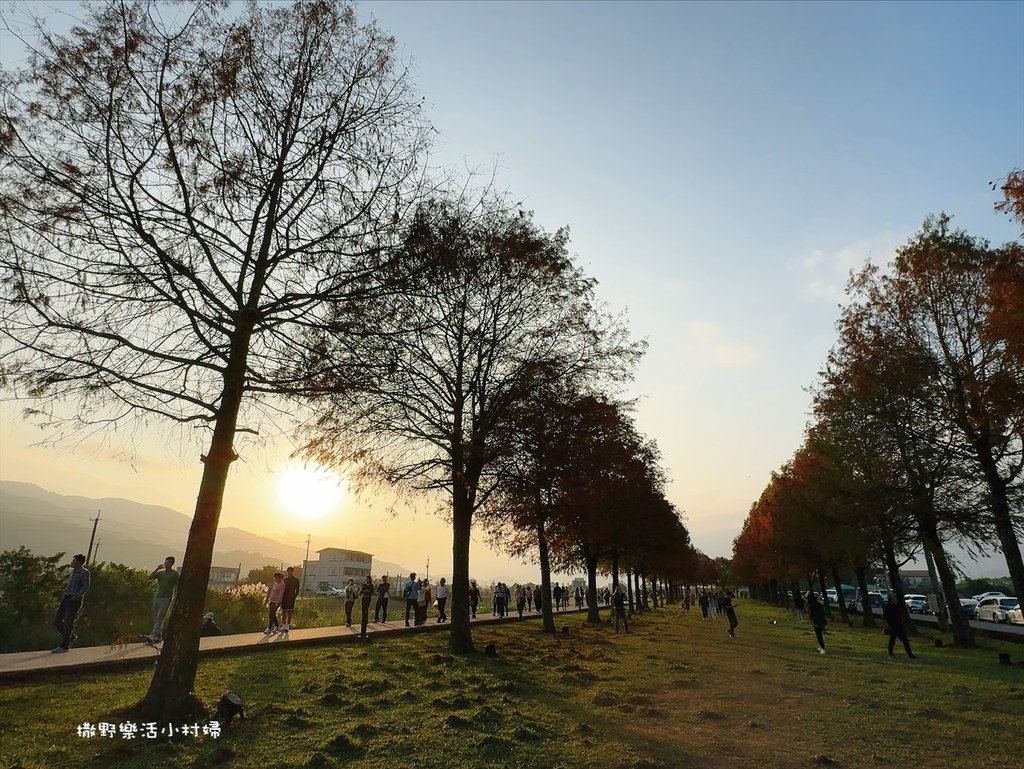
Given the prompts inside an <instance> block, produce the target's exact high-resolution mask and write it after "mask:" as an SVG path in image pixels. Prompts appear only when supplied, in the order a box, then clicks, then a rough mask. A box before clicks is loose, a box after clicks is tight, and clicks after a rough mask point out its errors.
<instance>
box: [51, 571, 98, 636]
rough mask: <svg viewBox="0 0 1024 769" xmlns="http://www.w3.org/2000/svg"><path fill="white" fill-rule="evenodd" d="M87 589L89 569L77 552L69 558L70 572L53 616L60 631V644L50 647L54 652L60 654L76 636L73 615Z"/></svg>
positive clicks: (76, 612) (55, 625) (79, 607)
mask: <svg viewBox="0 0 1024 769" xmlns="http://www.w3.org/2000/svg"><path fill="white" fill-rule="evenodd" d="M88 590H89V570H88V569H87V568H85V556H84V555H82V554H81V553H79V554H78V555H76V556H75V557H74V558H72V559H71V573H70V574H68V586H67V587H66V588H64V593H63V595H61V597H60V605H59V606H57V613H56V614H55V615H54V617H53V626H54V627H55V628H57V632H58V633H60V636H61V639H60V646H58V647H56V648H54V649H51V650H50V651H52V652H53V653H54V654H62V653H64V652H66V651H67V650H68V649H70V648H71V644H72V643H73V642H74V641H75V640H76V639H77V638H78V636H77V635H75V617H77V616H78V612H79V610H80V609H81V608H82V599H83V598H84V597H85V594H86V592H87V591H88Z"/></svg>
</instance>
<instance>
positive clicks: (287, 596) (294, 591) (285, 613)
mask: <svg viewBox="0 0 1024 769" xmlns="http://www.w3.org/2000/svg"><path fill="white" fill-rule="evenodd" d="M298 597H299V578H298V577H296V576H295V567H294V566H289V567H288V568H287V569H285V578H284V595H282V596H281V625H282V627H281V630H282V631H284V632H285V633H287V632H288V631H289V630H291V629H292V615H293V614H294V613H295V599H296V598H298Z"/></svg>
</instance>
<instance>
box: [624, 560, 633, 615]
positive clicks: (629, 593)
mask: <svg viewBox="0 0 1024 769" xmlns="http://www.w3.org/2000/svg"><path fill="white" fill-rule="evenodd" d="M626 597H627V598H628V599H629V616H630V617H632V616H633V570H632V569H626Z"/></svg>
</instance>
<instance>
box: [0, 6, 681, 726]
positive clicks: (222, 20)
mask: <svg viewBox="0 0 1024 769" xmlns="http://www.w3.org/2000/svg"><path fill="white" fill-rule="evenodd" d="M172 7H173V8H174V11H175V12H174V13H169V12H168V11H169V7H168V6H165V5H163V4H160V3H157V2H155V0H117V1H115V0H110V2H104V3H90V4H88V5H86V6H85V7H84V9H83V11H82V21H81V22H80V24H79V26H76V27H74V28H73V29H72V30H71V31H70V33H69V34H68V35H66V36H56V35H53V34H51V33H50V32H49V31H48V30H47V29H46V28H45V25H44V24H43V23H39V24H37V26H36V28H35V29H34V34H31V35H29V36H28V37H32V38H34V39H33V40H31V41H29V40H28V39H26V43H27V45H28V47H29V49H30V56H29V59H28V64H27V65H26V66H25V67H24V68H22V69H19V70H16V71H5V72H3V73H2V77H0V292H2V295H0V300H2V301H0V334H2V342H0V386H2V387H4V388H5V389H6V390H8V391H9V392H12V393H14V394H15V395H16V396H17V397H20V398H25V399H28V400H29V401H30V405H29V408H28V409H27V410H26V412H27V413H28V414H29V415H30V416H32V417H35V418H38V419H39V420H40V421H42V422H43V423H44V424H46V425H49V426H51V427H53V428H54V429H55V431H56V432H55V435H56V437H58V438H61V439H65V440H75V439H80V438H81V437H82V436H83V435H84V436H88V435H99V436H100V437H101V438H102V439H103V440H104V441H109V440H111V439H112V436H117V435H123V436H126V440H127V442H128V444H129V445H128V447H127V448H128V449H131V448H132V441H133V439H135V438H136V437H137V436H138V435H141V434H142V433H143V432H144V431H146V430H149V429H151V427H152V426H155V425H156V424H158V423H162V424H167V423H170V424H173V425H177V426H179V427H180V428H181V430H182V431H183V432H184V433H185V434H186V435H188V436H195V440H196V441H197V443H199V444H200V445H201V448H200V449H199V451H200V452H201V453H200V461H201V462H202V464H203V474H202V480H201V482H200V487H199V492H198V496H197V501H196V507H195V514H194V518H193V522H192V526H191V529H190V531H189V535H188V541H187V545H186V550H185V555H184V558H183V562H182V570H181V581H180V584H179V587H178V592H177V597H176V600H175V602H174V605H173V607H172V609H171V612H170V617H169V624H168V629H167V632H166V634H165V636H164V639H165V640H164V645H163V649H162V651H161V654H160V657H159V660H158V663H157V667H156V670H155V672H154V676H153V679H152V682H151V685H150V688H149V691H148V692H147V694H146V696H145V699H144V700H143V702H142V703H141V708H142V711H143V714H144V715H145V716H146V717H148V718H152V719H175V718H185V717H188V716H189V714H191V713H195V712H197V711H200V710H201V709H202V706H201V704H200V703H198V702H196V701H195V699H194V697H193V696H192V694H191V692H192V690H193V688H194V687H193V684H194V679H195V673H196V667H197V664H198V648H199V627H200V624H201V617H202V613H203V605H204V600H203V599H204V597H205V593H206V588H207V582H208V579H209V569H210V562H211V557H212V553H213V547H214V540H215V536H216V531H217V526H218V521H219V517H220V511H221V505H222V501H223V495H224V489H225V484H226V482H227V478H228V473H229V469H230V467H231V466H232V463H233V462H234V461H235V460H236V459H237V458H238V454H237V452H238V451H240V450H243V445H242V441H241V438H242V437H244V436H248V435H253V436H257V438H256V440H258V435H259V432H260V428H261V426H265V425H268V424H270V425H274V426H275V430H277V429H287V428H290V427H292V426H293V425H292V424H291V422H292V420H293V419H295V420H297V421H298V422H299V423H301V430H300V435H301V437H302V441H303V449H302V454H303V455H304V456H306V457H308V458H310V459H315V460H317V461H320V462H323V463H329V464H332V465H335V466H339V467H341V468H343V469H344V470H346V471H347V472H348V473H349V474H350V475H351V476H352V477H353V478H356V479H358V480H360V481H361V482H363V483H364V484H366V485H369V484H379V483H385V484H388V485H391V486H400V487H404V488H406V489H409V490H413V491H417V492H427V493H430V494H434V495H435V498H436V499H438V500H442V501H441V502H440V503H439V505H438V507H439V509H441V510H442V512H443V513H444V514H445V515H447V516H448V517H450V520H451V524H452V531H453V566H454V578H453V582H452V603H451V631H450V632H451V636H450V645H451V648H452V649H453V650H454V651H457V652H465V651H468V650H470V649H472V638H471V634H470V624H469V604H468V577H469V542H470V533H471V530H472V526H473V524H474V522H475V521H482V522H483V524H484V525H485V526H486V528H487V531H489V532H490V533H491V536H492V537H494V538H495V541H498V542H501V543H504V544H507V545H508V548H509V550H510V551H511V552H514V553H516V554H517V555H522V554H524V553H525V552H527V550H528V548H530V547H536V549H537V554H538V555H537V557H538V560H539V562H540V563H541V566H542V571H543V573H544V575H545V576H544V580H543V584H544V587H543V589H544V591H545V592H548V597H549V583H550V580H549V578H548V576H547V575H548V573H549V570H550V566H551V564H556V565H559V566H563V567H569V566H570V565H586V566H587V568H588V571H589V573H590V575H591V576H590V581H591V590H592V591H593V589H594V585H595V576H594V574H595V570H596V569H597V568H599V566H607V567H608V568H610V569H612V570H613V571H614V570H617V569H618V566H619V564H620V563H624V564H628V567H629V568H630V569H632V570H633V573H646V574H650V575H652V576H653V575H655V574H661V575H663V576H668V575H670V574H671V572H672V570H678V569H679V568H681V567H680V564H684V565H685V564H686V563H691V564H693V570H694V571H697V570H698V566H697V564H698V563H699V562H700V558H699V554H698V553H696V551H694V550H693V549H692V547H690V544H689V540H688V536H687V533H686V530H685V527H684V526H683V524H682V523H681V521H680V520H679V517H678V515H677V513H676V511H675V510H674V509H673V508H672V506H671V505H670V504H669V503H668V502H667V500H666V499H665V497H664V493H663V492H664V482H665V481H664V472H663V470H662V469H661V467H660V464H659V462H658V455H657V449H656V447H655V446H654V444H653V443H652V442H650V441H648V440H646V439H644V438H643V437H642V436H640V435H639V434H638V433H637V432H636V430H635V427H634V426H633V424H632V422H631V420H630V418H629V416H628V409H627V407H626V406H627V404H623V403H620V402H617V401H616V400H615V393H616V392H617V388H618V387H619V386H620V385H621V384H622V383H623V382H624V381H626V380H628V379H629V377H630V375H631V372H632V368H633V365H634V364H635V362H636V360H637V359H638V357H639V356H640V355H641V353H642V351H643V346H642V345H641V344H639V343H637V342H633V341H631V340H630V339H629V336H628V333H627V331H626V329H625V326H624V324H623V323H622V321H621V319H620V318H617V317H611V316H609V315H608V314H607V313H606V312H605V311H603V310H602V308H601V306H600V305H599V303H598V302H597V301H596V299H595V296H594V282H593V280H591V279H589V278H587V277H586V276H585V275H584V274H583V272H582V271H581V270H580V268H579V267H578V265H577V264H576V263H575V261H574V260H573V258H572V257H571V256H570V254H569V253H568V232H567V231H566V230H560V231H558V232H555V233H549V232H547V231H545V230H544V229H543V228H541V227H540V226H539V225H537V224H536V223H535V222H534V221H533V218H532V216H531V215H530V214H529V213H527V212H524V211H520V210H518V209H517V207H515V206H512V205H509V204H508V202H507V200H506V199H505V198H503V197H502V196H500V195H495V194H492V193H491V192H490V191H487V190H485V191H484V192H483V193H479V194H477V193H473V192H471V191H468V190H467V189H466V188H463V189H462V190H461V191H457V192H452V191H451V190H452V185H451V184H450V183H448V182H437V181H436V180H435V179H434V175H433V174H431V173H428V170H429V169H428V156H427V150H428V149H429V140H430V137H431V135H432V129H431V127H430V126H429V124H428V122H427V121H426V120H425V118H424V116H423V113H422V99H421V97H420V96H419V95H418V94H417V93H416V91H415V89H414V88H413V85H412V83H411V81H410V78H409V74H408V71H407V69H406V68H405V67H404V65H403V64H402V62H401V61H400V60H398V58H397V57H396V47H395V41H394V40H393V39H392V38H391V37H389V36H388V35H386V34H384V33H382V32H381V31H380V30H379V29H378V28H377V27H376V25H375V24H374V23H369V24H364V25H361V24H359V23H358V20H357V18H356V14H355V10H354V9H353V8H352V7H351V6H349V5H348V4H346V3H344V2H342V1H341V0H311V1H309V2H301V3H295V4H293V5H290V6H280V5H273V6H268V5H261V4H248V5H246V6H244V7H243V8H238V7H235V6H228V5H226V4H223V3H221V2H216V1H215V0H199V2H196V3H192V4H189V5H186V6H172ZM9 26H12V25H10V24H9ZM282 420H284V421H285V422H286V423H285V424H279V423H280V422H281V421H282ZM57 428H59V430H57ZM116 431H120V432H116ZM636 584H637V586H638V587H639V586H640V582H639V580H638V581H637V582H636ZM543 604H544V605H545V606H548V605H549V604H550V601H548V600H545V601H544V602H543ZM591 605H592V606H593V607H594V611H596V605H597V602H596V600H592V601H591ZM553 627H554V626H553V620H552V618H551V617H550V616H547V617H546V618H545V628H546V629H548V630H553Z"/></svg>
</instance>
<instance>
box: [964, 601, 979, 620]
mask: <svg viewBox="0 0 1024 769" xmlns="http://www.w3.org/2000/svg"><path fill="white" fill-rule="evenodd" d="M960 607H961V608H962V609H963V610H964V614H966V615H967V619H976V618H977V616H978V615H977V611H978V602H977V601H975V600H974V599H973V598H961V599H960Z"/></svg>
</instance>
